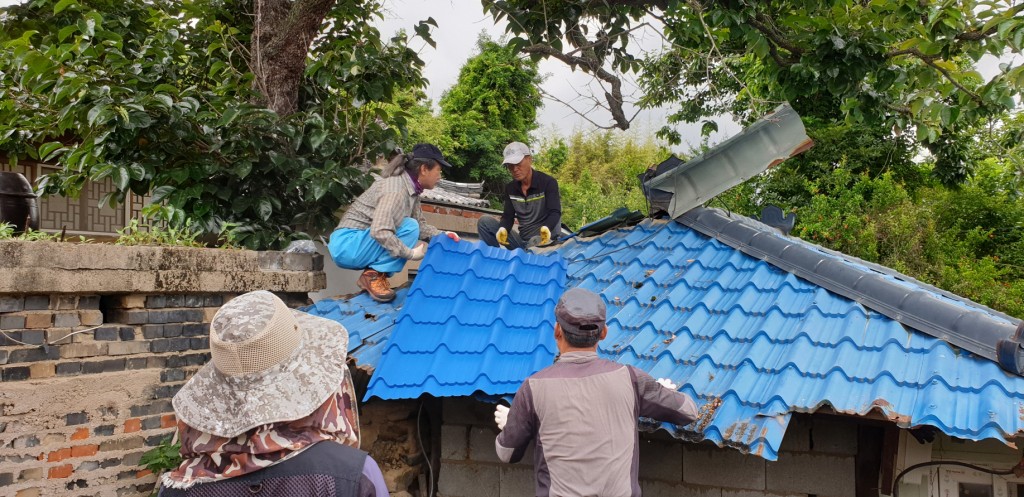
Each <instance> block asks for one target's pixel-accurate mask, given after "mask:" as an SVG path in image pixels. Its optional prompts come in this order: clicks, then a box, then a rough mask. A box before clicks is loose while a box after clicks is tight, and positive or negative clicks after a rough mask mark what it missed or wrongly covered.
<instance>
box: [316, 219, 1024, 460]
mask: <svg viewBox="0 0 1024 497" xmlns="http://www.w3.org/2000/svg"><path fill="white" fill-rule="evenodd" d="M764 229H770V228H766V227H765V228H764ZM779 236H782V235H779ZM785 238H786V239H787V240H788V243H793V244H803V245H807V246H811V247H814V246H813V245H811V244H807V243H806V242H803V241H800V240H798V239H795V238H789V237H785ZM434 244H435V246H438V245H440V246H441V247H442V250H435V249H433V248H432V250H431V251H430V252H428V256H427V260H425V261H424V267H423V269H421V271H420V273H419V276H417V278H416V280H415V282H414V284H413V286H412V287H411V288H410V289H409V291H408V294H407V295H406V296H404V299H399V300H396V302H398V306H397V307H390V309H388V308H386V307H385V308H384V309H382V312H379V313H369V314H373V315H374V319H373V320H367V319H366V318H365V316H364V317H360V316H359V312H360V311H359V310H358V309H359V308H360V307H359V306H360V305H361V304H360V303H359V302H360V299H361V298H362V297H363V296H357V297H356V298H355V299H351V300H349V301H344V302H339V301H333V302H324V301H322V302H320V303H318V304H317V305H316V306H314V307H313V308H311V309H310V311H309V312H313V313H320V315H325V316H327V317H334V318H335V319H338V317H336V316H342V317H341V319H340V321H341V322H342V324H346V323H347V324H346V327H348V328H349V330H350V333H352V336H353V338H352V343H353V345H351V347H353V352H352V354H353V356H354V357H356V359H357V360H358V361H360V362H361V363H362V364H367V365H370V364H369V363H370V362H372V361H376V360H377V359H376V358H377V357H380V362H379V364H378V366H377V368H378V372H377V373H375V376H374V378H373V379H371V394H374V395H380V394H381V393H384V394H385V395H392V394H393V393H394V392H400V396H402V397H415V396H418V395H419V394H421V393H431V394H434V395H441V396H444V395H469V394H471V393H472V391H473V390H474V389H475V390H482V391H487V393H492V394H495V393H509V392H513V391H514V390H515V387H517V386H518V384H519V382H520V381H521V380H522V379H523V378H525V377H526V376H527V375H528V374H529V373H532V372H533V371H535V370H536V369H539V368H540V367H543V366H544V365H546V364H550V361H551V357H552V356H553V353H554V348H553V344H548V343H546V342H545V340H548V338H545V337H550V331H549V330H550V329H551V327H552V326H553V324H552V322H551V320H552V319H553V317H552V314H553V312H552V311H553V305H554V301H555V300H556V299H557V298H558V296H559V294H560V292H561V291H562V288H561V284H560V283H559V284H551V283H550V281H560V278H561V276H560V275H561V274H566V283H565V287H566V288H568V287H581V288H586V289H589V290H592V291H595V292H597V293H599V294H600V295H601V296H602V297H603V298H604V299H605V301H606V303H607V304H608V326H609V333H608V337H607V339H605V340H604V341H602V342H601V344H600V348H599V352H600V353H601V354H602V355H603V356H605V357H607V358H609V359H611V360H614V361H617V362H620V363H623V364H630V365H633V366H636V367H638V368H640V369H643V370H645V371H647V372H649V373H650V374H651V375H652V376H654V377H667V378H671V379H672V380H673V381H675V382H676V383H677V384H679V385H681V387H680V388H681V389H682V390H683V391H685V392H687V393H688V394H690V395H692V396H693V397H694V399H696V400H697V403H698V406H699V407H700V413H701V416H700V418H699V419H698V420H697V421H696V422H694V423H693V424H691V425H689V426H685V427H674V426H668V425H666V426H663V428H665V429H666V430H668V431H669V432H670V433H672V434H673V435H674V436H676V437H678V438H683V439H687V440H710V441H713V442H715V443H716V444H718V445H720V446H728V447H735V448H737V449H739V450H742V451H744V452H750V453H754V454H757V455H760V456H762V457H764V458H766V459H769V460H774V459H776V458H777V452H778V448H779V445H780V443H781V441H782V437H783V435H784V434H785V430H786V427H787V425H788V423H789V420H790V417H791V415H792V413H794V412H813V411H815V410H818V409H820V408H823V407H828V408H831V409H833V410H835V411H838V412H842V413H847V414H852V415H865V414H868V413H870V412H875V413H878V414H882V415H884V416H886V417H887V418H888V419H890V420H892V421H893V422H895V423H897V424H898V425H899V426H902V427H914V426H923V425H928V426H934V427H936V428H938V429H940V430H941V431H943V432H944V433H947V434H949V435H952V436H955V437H959V438H964V439H972V440H980V439H985V438H995V439H999V440H1003V441H1007V442H1010V441H1011V439H1012V438H1014V437H1016V436H1017V435H1019V434H1020V432H1021V430H1024V420H1022V418H1024V416H1022V415H1021V412H1024V378H1021V377H1019V376H1016V375H1012V374H1009V373H1007V372H1005V371H1003V370H1002V369H1000V368H999V366H998V365H997V364H996V363H994V362H992V361H989V360H985V359H983V358H981V357H978V356H976V355H973V354H971V353H968V352H965V351H962V350H960V349H956V348H954V347H952V346H950V345H949V344H948V343H947V342H944V341H942V340H939V339H936V338H933V337H931V336H929V335H926V334H924V333H921V332H918V331H916V330H914V329H912V328H909V327H907V326H905V325H903V324H900V323H899V322H897V321H895V320H893V319H890V318H889V317H886V316H885V315H883V314H880V313H879V312H876V311H873V310H871V309H869V308H867V307H865V306H864V305H862V304H861V303H858V302H856V301H854V300H851V299H849V298H847V297H844V296H842V295H840V294H838V293H835V292H833V291H831V290H830V289H827V288H825V287H823V286H819V285H817V284H814V283H811V282H809V281H807V280H804V279H801V278H799V277H797V276H795V275H794V274H793V273H790V272H786V271H783V270H781V269H779V268H778V267H776V266H773V265H771V264H769V263H767V262H764V261H762V260H760V259H757V258H755V257H752V256H750V255H746V254H744V253H743V252H742V251H740V250H738V249H736V248H733V247H730V246H729V245H726V244H725V243H723V242H721V241H719V240H717V239H715V238H711V237H709V236H707V235H704V234H701V233H700V232H698V231H697V230H695V229H692V228H689V227H687V226H684V225H682V224H680V223H678V222H675V221H670V220H647V221H644V222H643V223H641V224H639V225H637V226H635V227H632V228H625V229H619V230H614V231H611V232H608V233H605V234H603V235H600V236H597V237H594V238H590V239H576V240H571V241H569V242H567V243H566V244H564V245H562V246H560V247H558V248H557V249H556V250H555V252H557V254H559V255H560V256H561V258H564V261H562V259H561V258H559V259H557V260H559V261H560V262H559V263H557V264H553V265H551V266H546V265H545V264H544V263H543V262H542V261H545V260H548V259H555V258H553V257H544V256H540V255H532V254H526V253H523V252H519V251H516V252H507V251H506V252H503V251H498V252H493V251H492V250H491V249H488V248H486V247H481V246H479V245H478V244H470V243H466V242H463V243H459V244H456V243H454V242H450V241H445V240H441V241H440V244H439V243H438V241H437V240H435V242H434ZM558 268H561V271H565V272H564V273H560V272H559V269H558ZM524 273H525V274H529V275H531V276H529V277H528V278H527V279H528V280H529V281H519V280H511V279H510V278H511V275H514V274H524ZM483 275H486V277H485V278H481V276H483ZM545 278H547V280H546V279H545ZM513 281H514V282H515V283H512V282H513ZM545 281H548V282H549V283H548V284H546V285H545ZM523 283H526V284H523ZM488 285H489V286H488ZM478 287H479V288H484V287H488V288H492V289H493V290H491V291H494V292H513V294H510V295H508V296H501V297H495V296H491V297H488V298H486V299H481V300H480V301H476V300H474V298H471V297H470V295H471V294H472V295H475V293H473V292H474V291H475V290H476V289H477V288H478ZM520 287H522V288H525V289H526V291H525V294H524V293H523V290H522V289H521V288H520ZM925 290H926V291H927V289H925ZM499 294H500V293H495V294H494V295H499ZM524 295H526V296H524ZM393 316H397V318H394V317H393ZM389 320H392V321H389ZM403 320H404V321H403ZM396 321H397V322H398V323H399V325H397V326H394V327H390V326H388V323H389V322H396ZM403 322H404V323H406V326H405V327H403V326H402V324H403ZM530 323H535V324H537V325H536V326H534V327H533V328H529V329H530V330H531V331H530V332H529V333H534V334H536V335H535V336H534V335H530V334H529V333H520V331H523V330H525V329H527V327H529V325H530ZM389 332H391V337H390V339H386V340H387V341H386V342H383V340H385V338H384V335H386V334H387V333H389ZM466 332H473V334H472V335H468V334H466V335H464V333H466ZM469 336H473V337H474V338H472V339H469V338H468V337H469ZM355 337H360V339H361V340H363V345H360V344H359V343H358V340H357V338H355ZM527 338H529V340H527ZM381 343H383V344H384V345H380V344H381ZM367 344H368V345H367ZM469 344H471V345H469ZM359 347H366V348H365V351H362V350H360V349H359ZM548 347H551V348H550V349H549V348H548ZM431 351H432V352H431ZM524 353H525V354H526V355H525V356H524ZM527 356H529V357H528V358H527ZM399 369H401V372H398V370H399ZM513 372H514V373H513ZM481 386H483V388H480V387H481ZM488 389H489V390H488ZM385 395H381V396H382V397H383V396H385ZM388 398H392V397H388Z"/></svg>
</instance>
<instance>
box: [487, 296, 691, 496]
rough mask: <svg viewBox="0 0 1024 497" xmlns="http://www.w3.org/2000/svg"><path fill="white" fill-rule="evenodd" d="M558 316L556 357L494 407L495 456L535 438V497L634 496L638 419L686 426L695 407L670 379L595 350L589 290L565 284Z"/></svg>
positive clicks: (597, 304)
mask: <svg viewBox="0 0 1024 497" xmlns="http://www.w3.org/2000/svg"><path fill="white" fill-rule="evenodd" d="M555 321H556V324H555V342H556V343H557V344H558V352H559V356H558V359H557V360H556V361H555V363H554V364H553V365H551V366H548V367H546V368H544V369H542V370H540V371H538V372H537V373H534V374H533V375H531V376H530V377H529V378H527V379H526V381H524V382H523V384H522V386H520V387H519V391H517V392H516V396H515V399H514V401H513V402H512V408H511V409H508V408H506V407H504V406H500V405H499V406H498V409H497V410H496V411H495V413H494V420H495V422H496V423H497V425H498V429H499V430H502V432H501V433H500V434H499V435H498V438H497V439H495V441H494V446H495V449H496V450H497V452H498V457H499V458H500V459H501V460H502V461H504V462H518V461H519V460H520V459H522V457H523V453H524V452H525V451H526V448H527V446H528V445H529V444H530V441H534V440H535V441H536V447H535V449H534V462H533V470H534V474H535V477H536V493H535V495H537V496H538V497H547V496H549V495H559V496H581V497H582V496H591V495H600V496H602V497H638V496H639V495H640V484H639V483H638V482H637V470H638V468H639V443H640V439H639V435H638V433H637V421H638V418H640V417H646V418H653V419H656V420H658V421H666V422H669V423H673V424H676V425H678V426H685V425H687V424H690V423H691V422H693V421H694V420H695V419H697V406H696V405H695V404H694V402H693V399H691V398H690V397H689V396H688V395H686V394H684V393H682V392H679V391H678V387H677V386H676V385H675V384H673V383H672V382H671V381H670V380H667V379H664V378H662V379H659V380H655V379H654V378H652V377H651V376H650V375H648V374H647V373H645V372H643V371H641V370H639V369H637V368H634V367H632V366H626V365H623V364H618V363H615V362H612V361H608V360H605V359H601V358H598V357H597V343H598V342H599V341H601V340H603V339H604V337H605V336H607V334H608V327H607V326H605V305H604V301H603V300H601V297H600V296H598V295H597V294H595V293H594V292H591V291H588V290H583V289H580V288H573V289H570V290H567V291H566V292H565V293H564V294H563V295H562V298H561V299H559V300H558V304H557V305H556V306H555Z"/></svg>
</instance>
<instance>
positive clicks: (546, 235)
mask: <svg viewBox="0 0 1024 497" xmlns="http://www.w3.org/2000/svg"><path fill="white" fill-rule="evenodd" d="M549 243H551V230H550V229H548V227H547V226H541V227H540V245H547V244H549Z"/></svg>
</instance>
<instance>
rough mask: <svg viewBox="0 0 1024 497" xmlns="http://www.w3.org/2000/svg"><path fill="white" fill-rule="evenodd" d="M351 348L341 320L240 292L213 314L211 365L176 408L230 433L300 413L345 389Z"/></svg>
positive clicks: (186, 417) (200, 424) (189, 419)
mask: <svg viewBox="0 0 1024 497" xmlns="http://www.w3.org/2000/svg"><path fill="white" fill-rule="evenodd" d="M347 350H348V332H347V331H346V330H345V328H344V327H343V326H341V325H340V324H338V323H336V322H334V321H331V320H329V319H324V318H320V317H316V316H311V315H309V314H306V313H304V312H301V311H296V310H292V309H289V308H288V306H286V305H285V304H284V302H282V301H281V299H279V298H278V297H277V296H276V295H274V294H273V293H270V292H267V291H263V290H261V291H256V292H250V293H246V294H244V295H240V296H238V297H235V298H234V299H232V300H231V301H230V302H228V303H227V304H225V305H224V306H222V307H221V308H220V310H218V311H217V314H216V315H215V316H214V317H213V321H212V322H211V323H210V354H211V358H210V362H208V363H207V364H206V365H205V366H203V367H202V368H201V369H200V370H199V371H198V372H196V374H195V376H193V377H192V378H191V379H190V380H189V381H188V383H186V384H185V386H183V387H182V388H181V390H180V391H179V392H178V393H177V395H175V396H174V400H173V404H174V413H175V414H176V415H177V417H178V419H179V420H181V421H183V422H184V423H185V424H187V425H189V426H191V427H193V428H195V429H197V430H200V431H203V432H206V433H210V434H213V435H217V436H221V437H228V438H230V437H235V436H238V435H240V434H242V433H244V432H246V431H248V430H250V429H252V428H255V427H257V426H261V425H265V424H270V423H276V422H279V421H291V420H295V419H300V418H303V417H305V416H307V415H309V414H310V413H312V412H313V411H315V410H316V409H317V408H318V407H320V405H321V404H323V403H324V402H325V401H326V400H327V399H328V398H329V397H330V396H331V395H332V394H334V393H335V392H337V391H338V389H339V388H340V386H341V383H342V381H343V380H344V377H345V368H346V366H345V357H346V353H347Z"/></svg>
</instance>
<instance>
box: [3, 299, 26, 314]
mask: <svg viewBox="0 0 1024 497" xmlns="http://www.w3.org/2000/svg"><path fill="white" fill-rule="evenodd" d="M24 309H25V298H24V297H0V312H17V311H21V310H24Z"/></svg>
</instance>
